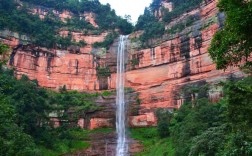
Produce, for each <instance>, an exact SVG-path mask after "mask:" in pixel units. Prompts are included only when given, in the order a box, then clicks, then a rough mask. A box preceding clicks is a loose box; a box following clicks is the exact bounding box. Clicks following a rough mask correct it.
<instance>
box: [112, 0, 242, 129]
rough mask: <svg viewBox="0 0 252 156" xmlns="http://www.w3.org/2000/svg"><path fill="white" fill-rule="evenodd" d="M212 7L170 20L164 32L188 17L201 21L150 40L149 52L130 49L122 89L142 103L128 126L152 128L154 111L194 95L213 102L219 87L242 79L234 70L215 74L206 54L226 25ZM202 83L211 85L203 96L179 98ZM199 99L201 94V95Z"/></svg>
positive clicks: (181, 102)
mask: <svg viewBox="0 0 252 156" xmlns="http://www.w3.org/2000/svg"><path fill="white" fill-rule="evenodd" d="M216 5H217V1H211V2H209V3H206V4H205V3H204V4H202V5H201V6H200V7H199V8H197V9H195V10H193V11H191V12H188V13H186V14H183V15H182V16H180V17H179V18H177V19H175V20H173V22H171V23H170V24H169V25H167V26H166V27H167V29H169V28H171V27H173V26H175V25H176V24H178V22H180V21H183V20H185V19H186V18H187V17H188V16H192V15H193V16H198V17H199V18H197V19H198V20H196V21H195V22H194V23H193V24H192V25H191V26H188V27H186V29H184V30H183V31H181V32H179V33H176V34H173V35H171V34H169V35H164V36H163V37H162V38H161V39H156V40H153V41H151V43H152V45H153V47H152V48H148V49H141V48H139V47H137V48H136V47H134V46H133V47H131V48H130V50H129V62H128V71H127V72H126V84H127V87H130V88H133V89H134V90H135V91H136V92H137V93H139V99H140V101H141V102H140V105H139V107H138V110H137V111H138V114H137V115H132V114H131V116H130V125H131V126H133V127H144V126H153V125H156V121H157V120H156V117H155V110H156V109H158V108H164V109H168V110H171V111H172V110H173V109H174V108H179V107H180V106H181V105H182V104H183V102H185V101H186V100H188V99H189V100H194V99H195V98H197V96H205V97H208V98H209V99H210V100H211V101H217V100H218V99H219V98H220V97H221V96H222V92H221V88H220V87H219V86H218V85H217V84H218V82H220V81H222V80H225V79H228V78H229V77H230V76H231V75H232V76H234V77H241V76H243V73H242V72H240V71H239V69H238V68H236V67H230V68H229V69H228V70H226V71H220V70H216V67H215V64H214V63H213V62H212V60H211V58H210V56H209V54H208V52H207V49H208V47H209V45H210V42H211V39H212V37H213V35H214V34H215V32H216V31H218V29H219V28H220V27H221V26H222V25H223V21H224V16H223V13H220V12H219V11H218V9H217V8H216ZM132 36H134V35H132ZM133 45H134V44H133ZM132 60H134V61H135V62H134V61H132ZM132 62H133V63H132ZM115 77H116V76H115V75H112V82H114V81H115ZM205 84H209V85H210V90H209V91H208V92H207V93H204V94H205V95H193V94H190V95H187V96H186V95H183V94H181V93H180V91H181V89H182V88H184V87H186V86H191V87H199V86H203V85H205ZM198 94H203V91H202V93H198ZM188 96H189V97H188Z"/></svg>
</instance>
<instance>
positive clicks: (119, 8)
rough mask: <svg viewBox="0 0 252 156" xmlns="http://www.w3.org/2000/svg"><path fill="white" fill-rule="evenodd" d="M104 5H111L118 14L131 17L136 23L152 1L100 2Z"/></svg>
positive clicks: (124, 0) (114, 0) (107, 0)
mask: <svg viewBox="0 0 252 156" xmlns="http://www.w3.org/2000/svg"><path fill="white" fill-rule="evenodd" d="M99 1H100V2H101V3H102V4H107V3H109V4H110V6H111V8H112V9H115V11H116V14H117V15H119V16H122V17H124V15H130V16H131V19H132V22H133V23H135V22H136V21H137V19H138V17H139V15H141V14H143V13H144V8H145V7H148V6H149V5H150V3H151V2H152V0H99Z"/></svg>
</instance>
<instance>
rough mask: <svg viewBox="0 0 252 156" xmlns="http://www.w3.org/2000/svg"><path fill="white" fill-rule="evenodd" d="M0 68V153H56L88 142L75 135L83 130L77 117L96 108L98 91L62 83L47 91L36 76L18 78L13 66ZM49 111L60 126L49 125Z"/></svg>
mask: <svg viewBox="0 0 252 156" xmlns="http://www.w3.org/2000/svg"><path fill="white" fill-rule="evenodd" d="M1 53H3V52H2V50H1ZM0 69H1V70H0V107H1V108H0V121H1V125H0V147H1V150H0V155H8V156H12V155H47V153H48V152H49V153H51V154H48V155H59V154H63V153H67V152H71V151H74V150H77V149H81V148H86V147H88V146H89V145H88V144H87V143H86V142H84V141H83V138H82V137H80V136H78V137H76V134H78V133H81V131H82V130H80V129H78V128H77V119H78V117H80V116H82V115H84V114H85V112H86V111H90V110H95V109H98V108H97V107H96V106H94V105H93V102H92V101H93V99H94V98H96V97H97V96H98V94H86V93H78V92H75V91H66V89H65V88H64V87H62V89H61V90H60V92H53V91H49V90H46V89H43V88H40V87H38V83H37V81H36V80H32V81H31V80H29V79H28V77H27V76H22V78H21V79H20V80H17V79H16V78H15V77H14V75H13V71H12V70H7V69H3V68H2V67H1V68H0ZM50 113H53V114H57V117H58V119H59V120H60V121H62V125H61V126H60V127H59V128H55V129H54V128H52V122H51V121H50V118H49V116H50V115H49V114H50ZM85 137H87V136H85ZM50 151H51V152H50Z"/></svg>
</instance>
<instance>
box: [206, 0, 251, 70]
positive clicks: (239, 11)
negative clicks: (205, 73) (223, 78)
mask: <svg viewBox="0 0 252 156" xmlns="http://www.w3.org/2000/svg"><path fill="white" fill-rule="evenodd" d="M218 7H219V9H220V11H224V12H225V14H226V22H225V26H224V28H223V29H222V30H220V31H219V32H217V33H216V34H215V36H214V38H213V40H212V42H211V46H210V48H209V53H210V56H211V58H212V59H213V61H214V62H215V63H216V65H217V69H226V68H227V67H228V66H233V65H238V64H240V63H241V64H243V63H245V64H243V66H248V67H251V66H252V62H251V60H250V59H249V58H250V56H251V52H252V18H251V16H252V1H247V0H220V1H219V4H218Z"/></svg>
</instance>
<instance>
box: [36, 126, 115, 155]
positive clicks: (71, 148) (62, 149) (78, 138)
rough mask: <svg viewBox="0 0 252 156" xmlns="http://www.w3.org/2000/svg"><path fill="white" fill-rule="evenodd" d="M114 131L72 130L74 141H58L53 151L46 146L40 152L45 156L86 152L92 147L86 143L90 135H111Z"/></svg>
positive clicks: (40, 148) (109, 129)
mask: <svg viewBox="0 0 252 156" xmlns="http://www.w3.org/2000/svg"><path fill="white" fill-rule="evenodd" d="M113 131H114V129H112V128H100V129H95V130H85V129H71V130H69V134H70V136H71V138H72V140H68V139H63V140H57V141H56V143H55V144H54V148H53V150H52V149H48V148H46V147H44V146H40V147H39V150H40V151H41V153H43V156H59V155H63V154H67V153H72V152H75V151H78V150H84V149H86V148H88V147H89V146H90V144H89V143H87V142H86V140H89V134H96V133H110V132H113Z"/></svg>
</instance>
